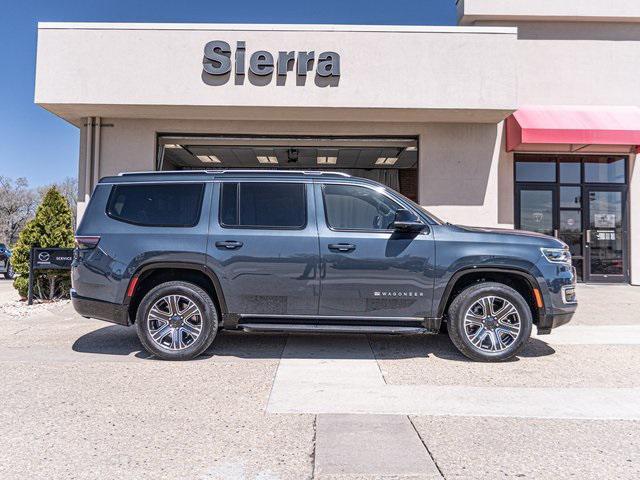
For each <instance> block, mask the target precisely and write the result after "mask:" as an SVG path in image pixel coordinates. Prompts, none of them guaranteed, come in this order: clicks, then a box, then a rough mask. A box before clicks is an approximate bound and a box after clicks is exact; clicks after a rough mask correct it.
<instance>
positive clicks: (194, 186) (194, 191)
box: [107, 183, 204, 227]
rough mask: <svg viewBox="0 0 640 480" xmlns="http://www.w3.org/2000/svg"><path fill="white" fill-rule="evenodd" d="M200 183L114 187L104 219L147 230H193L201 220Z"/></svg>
mask: <svg viewBox="0 0 640 480" xmlns="http://www.w3.org/2000/svg"><path fill="white" fill-rule="evenodd" d="M203 192H204V184H203V183H163V184H157V185H146V184H145V185H135V184H132V185H116V186H114V187H113V189H112V190H111V195H110V196H109V202H108V204H107V215H109V216H110V217H112V218H115V219H116V220H120V221H122V222H127V223H133V224H135V225H143V226H147V227H193V226H194V225H196V224H197V223H198V220H199V219H200V209H201V206H202V194H203Z"/></svg>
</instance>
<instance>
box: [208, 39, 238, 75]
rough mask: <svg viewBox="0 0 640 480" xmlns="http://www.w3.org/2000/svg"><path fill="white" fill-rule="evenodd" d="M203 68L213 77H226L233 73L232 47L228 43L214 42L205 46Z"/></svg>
mask: <svg viewBox="0 0 640 480" xmlns="http://www.w3.org/2000/svg"><path fill="white" fill-rule="evenodd" d="M202 68H203V69H204V71H205V72H207V73H209V74H211V75H224V74H225V73H229V72H230V71H231V47H230V46H229V44H228V43H227V42H223V41H221V40H214V41H212V42H209V43H207V44H206V45H205V46H204V59H203V60H202Z"/></svg>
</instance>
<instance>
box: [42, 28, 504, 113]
mask: <svg viewBox="0 0 640 480" xmlns="http://www.w3.org/2000/svg"><path fill="white" fill-rule="evenodd" d="M211 40H224V41H226V42H228V43H229V44H230V45H231V46H232V47H234V46H235V44H236V41H238V40H243V41H246V45H247V53H248V54H251V53H252V52H254V51H256V50H267V51H269V52H271V53H274V54H277V52H278V51H279V50H286V51H289V50H296V51H311V50H313V51H315V52H316V56H317V55H318V54H319V53H320V52H323V51H335V52H338V53H339V54H340V58H341V76H340V78H339V85H338V86H334V87H331V86H324V87H322V86H317V85H316V84H315V80H314V73H313V72H309V75H307V80H306V84H305V85H304V86H302V85H299V84H298V82H297V79H296V76H295V75H294V73H293V72H289V74H288V75H287V81H286V83H284V84H283V85H278V82H277V81H276V78H275V77H276V76H275V75H274V78H273V79H272V80H271V82H270V83H269V84H267V85H256V84H251V79H250V78H249V75H245V76H244V83H243V84H241V85H239V84H236V78H234V76H233V75H232V76H231V77H230V79H229V81H227V82H226V83H224V84H222V85H215V86H214V85H209V84H207V83H205V82H204V81H203V78H202V60H203V48H204V46H205V44H206V43H207V42H209V41H211ZM515 43H516V36H515V30H513V29H510V28H507V29H504V28H479V27H469V28H465V27H357V26H354V27H337V26H330V27H323V26H316V27H310V26H274V25H254V26H242V25H240V26H229V25H152V24H149V25H143V24H133V25H126V24H115V25H110V24H94V25H91V24H80V25H78V24H48V23H44V24H42V23H41V24H40V25H39V28H38V53H37V67H36V72H37V74H36V89H35V101H36V103H39V104H43V105H46V107H47V108H49V109H51V110H52V111H54V112H56V111H57V110H56V105H58V106H64V105H67V106H69V105H76V106H78V105H104V106H107V105H112V106H113V105H135V106H137V107H138V110H144V109H145V107H153V106H166V107H171V106H179V107H185V106H194V107H195V106H198V107H202V106H215V107H224V106H233V107H234V108H237V107H242V106H248V107H297V106H304V107H305V108H314V107H318V108H359V109H367V110H369V109H377V108H380V109H404V108H408V109H455V110H500V111H506V110H509V109H513V107H514V102H515V94H516V84H515V77H514V74H513V70H512V66H513V61H514V57H513V55H512V52H513V49H514V47H515ZM247 63H248V58H247ZM489 86H490V88H488V87H489ZM155 111H156V115H158V109H156V110H155ZM82 114H83V115H86V114H87V113H86V112H83V113H82ZM95 115H101V116H107V115H108V110H106V111H105V112H102V113H99V112H98V113H95Z"/></svg>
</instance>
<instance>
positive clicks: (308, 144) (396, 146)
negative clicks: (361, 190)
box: [157, 135, 418, 201]
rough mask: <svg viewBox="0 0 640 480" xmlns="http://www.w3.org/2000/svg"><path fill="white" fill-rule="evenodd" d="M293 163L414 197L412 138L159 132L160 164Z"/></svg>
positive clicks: (253, 166)
mask: <svg viewBox="0 0 640 480" xmlns="http://www.w3.org/2000/svg"><path fill="white" fill-rule="evenodd" d="M220 168H224V169H233V168H250V169H260V168H265V169H296V170H331V171H338V172H345V173H348V174H350V175H353V176H358V177H364V178H368V179H371V180H375V181H378V182H380V183H383V184H385V185H387V186H389V187H391V188H393V189H394V190H397V191H399V192H400V193H402V194H403V195H405V196H407V197H409V198H410V199H412V200H414V201H418V198H417V197H418V142H417V140H416V139H415V138H354V137H243V136H233V137H231V136H226V137H225V136H184V135H160V136H159V137H158V163H157V169H158V170H194V169H205V170H211V169H220Z"/></svg>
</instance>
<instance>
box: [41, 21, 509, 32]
mask: <svg viewBox="0 0 640 480" xmlns="http://www.w3.org/2000/svg"><path fill="white" fill-rule="evenodd" d="M38 29H39V30H204V31H206V30H211V31H218V32H219V31H265V32H388V33H482V34H500V35H515V34H517V33H518V29H517V28H516V27H457V26H412V25H303V24H300V25H296V24H259V23H99V22H95V23H93V22H89V23H80V22H38Z"/></svg>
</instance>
